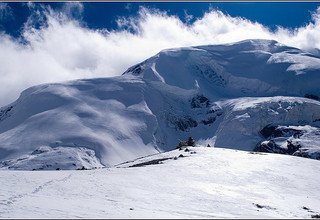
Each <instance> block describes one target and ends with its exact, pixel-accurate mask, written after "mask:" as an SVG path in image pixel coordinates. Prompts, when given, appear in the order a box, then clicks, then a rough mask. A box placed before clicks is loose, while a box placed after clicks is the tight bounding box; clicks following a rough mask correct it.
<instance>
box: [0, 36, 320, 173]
mask: <svg viewBox="0 0 320 220" xmlns="http://www.w3.org/2000/svg"><path fill="white" fill-rule="evenodd" d="M319 68H320V59H319V57H317V56H314V55H311V54H309V53H306V52H304V51H301V50H299V49H297V48H292V47H287V46H285V45H281V44H279V43H277V42H275V41H268V40H246V41H241V42H238V43H234V44H226V45H208V46H197V47H188V48H178V49H168V50H164V51H162V52H160V53H159V54H157V55H155V56H153V57H151V58H149V59H148V60H146V61H144V62H142V63H140V64H137V65H135V66H133V67H131V68H129V69H128V70H127V71H126V72H125V73H124V74H123V75H122V76H119V77H113V78H98V79H85V80H75V81H69V82H65V83H55V84H43V85H38V86H34V87H31V88H29V89H27V90H25V91H23V92H22V93H21V96H20V97H19V99H18V100H16V101H15V102H13V103H11V104H9V105H7V106H4V107H3V108H1V109H0V143H1V144H0V161H2V162H1V164H2V165H1V166H2V169H8V168H9V167H11V168H17V169H23V166H22V164H25V169H39V167H38V168H37V167H35V168H34V166H32V163H33V162H35V161H38V160H41V161H42V162H41V164H42V165H41V166H40V167H43V169H46V167H47V166H46V165H48V164H46V162H45V161H43V159H44V158H45V156H44V155H43V157H42V156H41V157H40V158H39V157H37V159H36V158H34V156H32V152H34V151H35V150H36V149H38V148H39V147H50V148H51V149H52V151H50V152H51V154H52V156H53V154H55V153H57V152H59V151H60V149H61V148H66V152H69V153H70V154H72V155H73V156H72V158H73V159H72V160H73V161H74V162H72V163H68V164H69V166H66V162H65V161H64V160H65V158H66V157H59V155H57V156H54V157H55V158H57V159H56V161H55V162H56V163H57V164H56V165H55V166H54V167H55V168H60V167H63V168H64V169H75V168H78V165H77V166H74V165H73V163H76V164H79V166H85V165H86V164H84V162H83V160H82V159H81V158H82V157H81V156H80V157H76V156H74V155H77V154H78V150H74V151H73V150H71V149H72V148H75V149H77V148H81V149H83V151H89V150H92V151H94V155H95V156H93V157H88V158H87V159H88V160H89V162H87V163H88V164H91V165H90V166H89V165H88V164H87V165H86V166H89V167H88V168H90V169H91V168H94V167H99V164H101V165H102V166H106V167H111V166H113V165H115V164H119V163H121V162H125V161H128V160H132V159H135V158H137V157H142V156H146V155H150V154H155V153H158V152H165V151H168V150H172V149H174V148H175V147H176V145H177V144H178V142H179V140H185V139H186V138H188V137H189V136H192V137H193V138H194V139H195V140H196V141H197V142H198V143H201V144H204V145H207V144H210V145H211V146H216V147H225V148H234V149H239V150H248V151H251V150H253V149H254V148H255V147H256V145H257V144H258V143H260V142H261V141H263V140H264V139H263V137H261V135H260V134H259V132H260V130H261V129H263V128H264V127H265V126H267V125H269V124H275V125H281V126H306V125H309V126H312V127H315V128H318V127H319V126H320V102H319V100H312V99H309V98H303V97H304V96H307V97H312V98H314V99H319V97H320V87H319V85H320V77H319V76H320V69H319ZM314 134H315V135H317V134H316V133H314ZM308 147H309V146H304V148H305V149H306V148H308ZM55 148H58V149H59V150H55ZM67 149H68V150H67ZM312 151H313V152H317V151H319V152H320V146H316V145H315V144H314V145H313V146H312ZM66 154H68V153H66ZM26 157H27V158H29V159H28V160H25V163H22V162H21V161H20V160H19V159H21V158H26ZM77 158H78V159H77ZM26 161H29V162H26ZM37 163H38V162H37ZM27 164H28V165H27ZM20 165H21V166H20ZM49 165H52V163H51V162H50V163H49ZM37 166H38V165H37ZM49 167H50V166H49ZM48 169H49V168H48ZM50 169H51V168H50Z"/></svg>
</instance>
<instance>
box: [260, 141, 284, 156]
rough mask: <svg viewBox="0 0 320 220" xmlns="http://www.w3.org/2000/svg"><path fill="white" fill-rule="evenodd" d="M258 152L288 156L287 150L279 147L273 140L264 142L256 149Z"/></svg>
mask: <svg viewBox="0 0 320 220" xmlns="http://www.w3.org/2000/svg"><path fill="white" fill-rule="evenodd" d="M254 151H256V152H265V153H279V154H286V153H287V151H286V149H283V148H281V147H279V146H278V145H277V144H276V143H275V142H274V141H273V140H269V141H263V142H261V143H259V144H258V145H257V146H256V147H255V148H254Z"/></svg>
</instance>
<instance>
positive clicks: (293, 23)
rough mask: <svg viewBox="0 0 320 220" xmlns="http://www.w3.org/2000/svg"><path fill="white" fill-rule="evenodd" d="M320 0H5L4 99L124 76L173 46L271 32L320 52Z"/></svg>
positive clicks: (1, 21)
mask: <svg viewBox="0 0 320 220" xmlns="http://www.w3.org/2000/svg"><path fill="white" fill-rule="evenodd" d="M319 6H320V3H312V2H304V3H298V2H288V3H286V2H282V3H277V2H274V3H272V2H265V3H253V2H252V3H251V2H247V3H233V2H228V3H168V2H167V3H166V2H163V3H161V2H158V3H127V2H126V3H107V2H105V3H82V2H68V3H66V2H60V3H32V2H25V3H3V2H2V3H1V2H0V66H1V68H0V78H1V81H0V106H2V105H4V104H7V103H9V102H11V101H14V100H15V99H16V98H17V97H18V95H19V93H20V92H21V91H22V90H23V89H26V88H28V87H30V86H32V85H36V84H40V83H48V82H61V81H65V80H72V79H79V78H93V77H111V76H119V75H121V74H122V73H123V72H124V71H125V70H126V69H127V68H129V67H130V66H132V65H135V64H137V63H139V62H141V61H143V60H145V59H147V58H149V57H150V56H153V55H155V54H156V53H158V52H159V51H161V50H163V49H168V48H175V47H188V46H195V45H208V44H224V43H232V42H237V41H241V40H245V39H269V40H276V41H278V42H280V43H282V44H286V45H288V46H293V47H297V48H300V49H302V50H305V51H307V52H311V53H318V54H319V51H320V7H319Z"/></svg>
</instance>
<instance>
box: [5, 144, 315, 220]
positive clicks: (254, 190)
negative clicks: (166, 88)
mask: <svg viewBox="0 0 320 220" xmlns="http://www.w3.org/2000/svg"><path fill="white" fill-rule="evenodd" d="M188 149H189V150H190V151H189V152H185V151H183V150H182V151H179V150H174V151H170V152H166V153H162V154H156V155H153V156H150V157H144V158H141V159H138V160H136V161H133V162H129V163H124V164H122V165H118V166H117V168H116V167H114V168H104V169H96V170H87V171H33V172H32V171H1V172H0V184H1V188H2V190H1V194H0V217H1V218H52V217H55V218H311V216H312V215H315V214H319V212H320V198H319V192H320V185H319V176H320V161H317V160H310V159H306V158H300V157H294V156H286V155H279V154H267V153H252V152H245V151H238V150H230V149H219V148H206V147H190V148H188ZM193 152H195V153H193ZM180 154H182V155H184V157H179V155H180ZM174 157H177V159H176V160H175V159H168V160H163V161H162V163H161V164H155V165H146V166H136V167H130V166H133V165H137V164H141V163H143V162H148V161H149V162H150V161H154V160H156V159H163V158H174Z"/></svg>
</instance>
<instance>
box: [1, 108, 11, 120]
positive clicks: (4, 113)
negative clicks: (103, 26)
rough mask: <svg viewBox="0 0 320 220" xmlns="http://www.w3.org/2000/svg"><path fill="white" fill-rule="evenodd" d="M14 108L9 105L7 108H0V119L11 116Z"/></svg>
mask: <svg viewBox="0 0 320 220" xmlns="http://www.w3.org/2000/svg"><path fill="white" fill-rule="evenodd" d="M12 109H13V106H9V107H7V108H5V109H1V110H0V121H2V120H4V119H5V118H7V117H9V116H10V114H9V112H10V111H11V110H12Z"/></svg>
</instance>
